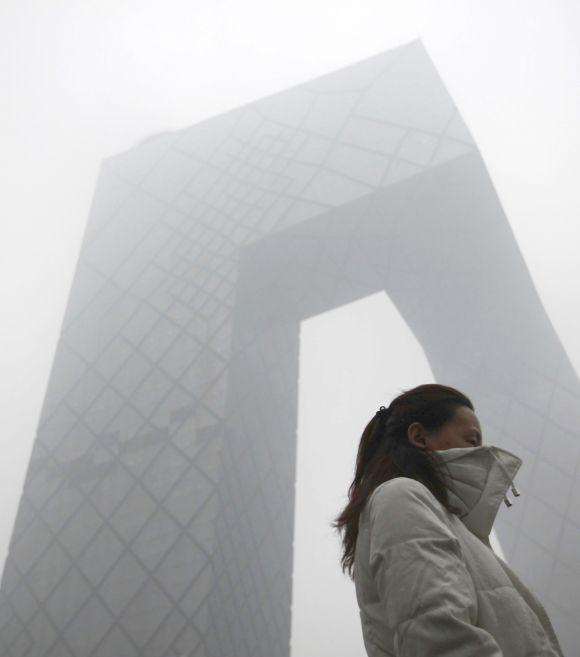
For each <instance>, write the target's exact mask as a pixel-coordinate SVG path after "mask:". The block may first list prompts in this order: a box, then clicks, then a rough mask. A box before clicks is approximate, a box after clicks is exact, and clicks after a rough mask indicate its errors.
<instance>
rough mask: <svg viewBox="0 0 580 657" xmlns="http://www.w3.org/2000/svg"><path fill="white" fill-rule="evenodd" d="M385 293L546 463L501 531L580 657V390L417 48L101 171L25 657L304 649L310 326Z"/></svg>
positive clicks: (13, 613)
mask: <svg viewBox="0 0 580 657" xmlns="http://www.w3.org/2000/svg"><path fill="white" fill-rule="evenodd" d="M379 291H384V292H385V294H386V295H388V297H389V298H390V299H391V300H392V302H393V303H394V304H395V306H396V308H397V309H398V311H399V312H400V314H401V317H402V318H403V319H404V321H405V322H406V324H407V325H408V327H409V329H410V330H411V331H412V332H413V334H414V336H415V337H416V339H417V340H418V342H419V344H420V345H421V347H422V348H423V350H424V352H425V355H426V357H427V360H428V362H429V364H430V366H431V369H432V371H433V373H434V376H435V379H436V380H437V381H441V382H442V383H448V384H450V385H454V386H456V387H458V388H460V389H461V390H464V391H465V392H466V393H467V394H468V395H469V396H470V397H471V398H472V399H473V401H474V403H475V406H476V412H477V414H478V417H479V418H480V421H481V424H482V426H483V427H484V431H485V434H486V436H487V438H488V442H493V443H494V444H496V445H499V446H502V447H504V448H506V449H509V450H511V451H514V452H515V453H516V454H518V455H519V456H521V457H522V459H523V462H524V465H523V467H522V469H521V470H520V473H519V475H518V478H517V480H516V481H517V483H518V487H519V488H520V489H521V491H522V495H521V497H520V498H518V500H517V501H516V502H515V504H514V506H513V507H512V508H511V509H509V510H506V512H505V513H503V514H502V515H501V517H500V518H499V519H498V521H497V523H496V533H497V536H498V539H499V541H500V543H501V546H502V548H503V551H504V553H505V556H506V559H507V560H508V561H509V563H510V564H511V565H512V566H513V567H514V569H515V570H516V572H518V574H520V575H521V577H522V579H523V580H524V581H525V582H526V583H527V584H529V586H530V588H532V589H533V590H534V591H535V592H536V593H537V594H538V596H539V597H540V599H541V600H542V602H543V603H544V604H545V606H546V608H547V610H548V612H549V614H550V616H551V618H552V620H553V623H554V625H555V628H556V631H557V633H558V634H559V636H560V638H561V642H562V644H563V648H564V651H565V652H566V655H567V656H568V657H574V656H575V655H580V653H579V652H578V648H577V645H576V643H575V642H574V638H575V635H576V637H577V636H578V635H577V629H576V628H577V626H578V623H579V622H580V612H579V608H580V606H579V605H578V602H579V599H578V597H577V596H578V590H580V505H579V504H577V503H575V500H577V499H578V494H579V492H580V474H579V469H578V461H579V458H578V457H579V455H580V438H579V437H578V429H577V428H578V427H579V426H580V404H579V403H578V402H579V400H580V387H579V382H578V378H577V376H576V374H575V372H574V369H573V367H572V365H571V363H570V360H569V359H568V357H567V355H566V353H565V351H564V349H563V346H562V344H561V342H560V340H559V338H558V335H557V334H556V332H555V330H554V327H553V326H552V324H551V322H550V319H549V317H548V316H547V314H546V311H545V309H544V307H543V304H542V302H541V300H540V298H539V296H538V294H537V292H536V289H535V287H534V284H533V282H532V279H531V277H530V274H529V272H528V270H527V267H526V264H525V262H524V259H523V257H522V254H521V252H520V250H519V248H518V244H517V242H516V240H515V237H514V234H513V232H512V230H511V228H510V225H509V222H508V220H507V218H506V215H505V213H504V211H503V209H502V206H501V204H500V202H499V200H498V197H497V194H496V192H495V190H494V187H493V184H492V182H491V180H490V176H489V174H488V172H487V170H486V167H485V164H484V162H483V160H482V157H481V154H480V152H479V151H478V149H477V146H476V144H475V143H474V140H473V138H472V136H471V135H470V133H469V131H468V129H467V128H466V126H465V124H464V122H463V120H462V118H461V116H460V114H459V113H458V111H457V108H456V107H455V105H454V103H453V100H452V99H451V97H450V96H449V94H448V93H447V91H446V89H445V87H444V85H443V83H442V81H441V79H440V77H439V75H438V74H437V71H436V70H435V68H434V67H433V64H432V63H431V61H430V59H429V57H428V55H427V53H426V52H425V50H424V48H423V46H422V44H421V43H420V42H418V41H415V42H412V43H410V44H407V45H405V46H402V47H400V48H396V49H394V50H391V51H388V52H386V53H383V54H380V55H378V56H376V57H373V58H370V59H368V60H366V61H363V62H360V63H357V64H355V65H353V66H349V67H347V68H344V69H342V70H339V71H336V72H334V73H331V74H329V75H325V76H323V77H320V78H318V79H315V80H313V81H310V82H307V83H305V84H302V85H300V86H297V87H294V88H291V89H289V90H287V91H284V92H281V93H277V94H275V95H273V96H270V97H267V98H264V99H261V100H258V101H256V102H253V103H251V104H249V105H246V106H244V107H241V108H239V109H236V110H233V111H230V112H227V113H225V114H223V115H220V116H217V117H215V118H213V119H210V120H207V121H204V122H203V123H200V124H198V125H195V126H193V127H190V128H187V129H184V130H181V131H178V132H173V133H171V134H164V135H161V136H157V137H154V138H151V139H149V140H147V141H145V142H144V143H142V144H140V145H138V146H137V147H136V148H133V149H131V150H130V151H128V152H125V153H122V154H120V155H118V156H115V157H112V158H110V159H108V160H106V161H105V162H104V163H103V165H102V168H101V171H100V176H99V180H98V185H97V189H96V192H95V195H94V200H93V203H92V207H91V212H90V217H89V220H88V223H87V226H86V230H85V234H84V238H83V243H82V247H81V252H80V257H79V260H78V264H77V268H76V272H75V276H74V282H73V286H72V290H71V293H70V297H69V300H68V305H67V308H66V313H65V317H64V321H63V325H62V331H61V334H60V339H59V342H58V346H57V350H56V355H55V359H54V363H53V366H52V371H51V375H50V379H49V384H48V389H47V393H46V398H45V401H44V404H43V408H42V412H41V418H40V422H39V426H38V432H37V436H36V440H35V443H34V447H33V451H32V455H31V459H30V464H29V467H28V471H27V475H26V479H25V483H24V488H23V493H22V498H21V501H20V505H19V509H18V513H17V518H16V522H15V526H14V531H13V536H12V539H11V543H10V548H9V555H8V559H7V562H6V565H5V568H4V572H3V577H2V584H1V590H0V652H1V654H2V655H3V656H5V657H81V656H82V657H137V656H138V657H179V656H185V655H187V656H188V657H189V656H190V657H287V656H288V655H289V640H290V627H291V623H290V621H291V615H290V613H291V596H292V564H293V528H294V527H293V525H294V494H295V477H296V472H295V468H296V426H297V420H296V418H297V392H298V355H299V338H300V325H301V321H302V320H304V319H306V318H309V317H313V316H315V315H318V314H320V313H323V312H325V311H328V310H330V309H333V308H337V307H339V306H341V305H343V304H346V303H349V302H352V301H355V300H357V299H361V298H363V297H366V296H368V295H370V294H373V293H376V292H379ZM353 440H357V437H353ZM338 567H339V566H338V564H337V568H338ZM314 585H315V583H313V586H314ZM353 595H354V591H353ZM361 654H362V647H361Z"/></svg>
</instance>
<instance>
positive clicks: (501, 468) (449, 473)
mask: <svg viewBox="0 0 580 657" xmlns="http://www.w3.org/2000/svg"><path fill="white" fill-rule="evenodd" d="M433 454H434V455H435V457H436V460H437V461H439V464H438V469H439V472H440V474H441V476H442V477H443V481H444V483H445V485H446V486H447V489H448V492H449V501H450V502H451V504H453V505H455V506H456V507H458V508H459V509H460V513H459V518H460V519H461V521H462V522H463V524H464V525H465V526H466V527H467V528H468V529H469V530H470V531H471V532H473V533H474V534H475V535H476V536H478V537H479V538H481V539H483V540H485V541H487V540H488V539H489V534H490V532H491V528H492V527H493V523H494V521H495V517H496V515H497V512H498V510H499V505H500V504H501V501H502V499H503V500H504V501H505V503H506V505H507V506H511V502H510V501H509V499H508V497H507V495H506V493H507V490H508V488H509V487H511V489H512V493H513V494H514V495H515V496H516V497H517V496H518V495H519V492H518V490H517V489H516V487H515V486H514V484H513V479H514V477H515V475H516V473H517V472H518V470H519V469H520V467H521V465H522V460H521V459H520V458H519V457H518V456H516V455H515V454H512V453H511V452H508V451H507V450H505V449H502V448H501V447H495V446H493V445H481V446H479V447H458V448H453V449H444V450H437V451H434V452H433Z"/></svg>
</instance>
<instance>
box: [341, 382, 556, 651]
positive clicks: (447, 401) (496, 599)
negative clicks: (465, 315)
mask: <svg viewBox="0 0 580 657" xmlns="http://www.w3.org/2000/svg"><path fill="white" fill-rule="evenodd" d="M520 466H521V460H520V459H519V458H518V457H517V456H515V455H514V454H512V453H510V452H508V451H506V450H503V449H500V448H498V447H492V446H483V445H482V433H481V427H480V424H479V421H478V419H477V416H476V415H475V413H474V408H473V404H472V403H471V401H470V400H469V399H468V398H467V397H466V396H465V395H464V394H462V393H461V392H460V391H459V390H456V389H455V388H451V387H448V386H444V385H439V384H427V385H421V386H418V387H416V388H413V389H412V390H408V391H406V392H404V393H403V394H401V395H400V396H398V397H397V398H396V399H394V400H393V401H392V402H391V404H390V406H389V407H388V408H385V407H384V406H381V408H380V409H379V411H377V413H376V414H375V416H374V417H373V418H372V419H371V421H370V422H369V423H368V424H367V426H366V428H365V430H364V431H363V434H362V437H361V441H360V445H359V448H358V454H357V460H356V469H355V476H354V480H353V482H352V484H351V485H350V488H349V491H348V499H349V501H348V504H347V506H346V508H345V509H344V510H343V511H342V513H341V514H340V515H339V516H338V517H337V518H336V520H335V521H334V523H333V526H334V527H336V528H337V529H338V530H339V531H341V532H344V534H343V537H342V542H343V555H342V559H341V565H342V569H343V571H345V570H347V569H348V571H349V574H350V575H351V577H352V578H353V579H354V582H355V588H356V596H357V600H358V605H359V609H360V618H361V624H362V631H363V638H364V642H365V648H366V651H367V654H368V655H369V657H382V656H397V657H411V656H413V657H435V656H437V657H563V653H562V650H561V648H560V645H559V643H558V639H557V638H556V635H555V633H554V630H553V628H552V624H551V623H550V620H549V618H548V616H547V614H546V612H545V610H544V608H543V607H542V605H541V604H540V602H539V601H538V599H537V598H536V597H535V596H534V595H533V594H532V593H531V591H529V590H528V589H527V588H526V586H525V585H524V584H523V583H522V582H521V581H520V580H519V579H518V577H517V576H516V575H515V573H514V572H513V571H512V570H511V569H510V568H509V567H508V566H507V564H505V563H504V562H503V561H502V560H500V558H499V557H498V556H497V555H496V554H495V553H494V552H493V550H492V549H491V546H490V544H489V534H490V531H491V528H492V525H493V522H494V519H495V516H496V514H497V511H498V508H499V505H500V504H501V502H502V500H504V501H505V503H506V504H507V505H508V506H511V502H510V501H509V498H508V497H507V495H506V492H507V490H508V488H510V487H511V490H512V493H513V495H515V496H518V495H519V492H518V491H517V489H516V488H515V486H514V484H513V478H514V476H515V474H516V472H517V471H518V469H519V468H520Z"/></svg>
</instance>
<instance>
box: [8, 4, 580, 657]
mask: <svg viewBox="0 0 580 657" xmlns="http://www.w3.org/2000/svg"><path fill="white" fill-rule="evenodd" d="M579 35H580V3H579V2H578V1H577V0H545V1H542V2H540V1H539V0H520V1H519V2H517V1H514V0H500V1H497V0H478V1H471V0H462V1H461V2H457V1H456V2H451V1H437V0H425V1H421V2H420V1H413V0H405V2H402V1H401V2H392V1H390V0H380V1H374V0H372V1H371V0H357V1H356V2H355V1H354V0H353V1H350V0H349V1H345V0H332V1H331V0H318V1H317V2H312V0H309V1H308V2H306V1H304V0H293V2H292V3H290V2H288V3H283V2H277V3H273V2H271V0H270V1H265V0H263V1H262V0H246V2H243V3H242V2H233V0H212V1H211V2H209V0H198V1H197V2H196V3H193V2H183V1H178V0H174V1H172V2H167V1H166V2H161V1H159V0H138V1H137V0H126V1H123V0H115V1H114V2H112V1H111V0H98V2H97V1H94V0H82V1H79V0H77V1H76V2H74V1H73V0H52V1H51V2H50V3H46V2H40V1H38V0H19V1H18V2H16V1H7V0H3V2H2V3H1V4H0V89H1V90H2V96H1V99H0V146H1V147H0V172H1V174H0V175H1V182H2V185H1V188H0V189H1V190H2V191H1V194H0V294H1V297H0V302H1V308H2V334H1V335H2V340H1V341H0V363H1V365H2V368H1V370H0V410H1V413H0V420H1V423H2V425H1V434H0V438H1V441H2V442H1V449H2V452H1V453H2V459H1V460H0V504H1V513H0V566H1V565H2V564H3V563H4V558H5V554H6V550H7V546H8V540H9V537H10V532H11V529H12V524H13V522H14V516H15V513H16V507H17V504H18V500H19V497H20V491H21V487H22V482H23V478H24V474H25V469H26V465H27V462H28V457H29V453H30V450H31V446H32V442H33V439H34V435H35V431H36V427H37V423H38V416H39V412H40V408H41V404H42V400H43V397H44V391H45V387H46V384H47V380H48V375H49V372H50V367H51V364H52V359H53V356H54V350H55V347H56V343H57V340H58V335H59V331H60V325H61V321H62V317H63V313H64V309H65V305H66V302H67V298H68V291H69V288H70V284H71V281H72V276H73V273H74V268H75V264H76V260H77V255H78V250H79V246H80V241H81V238H82V234H83V230H84V226H85V222H86V219H87V214H88V209H89V205H90V202H91V197H92V193H93V190H94V187H95V182H96V176H97V172H98V168H99V164H100V161H101V160H102V159H103V158H104V157H107V156H109V155H112V154H115V153H117V152H119V151H121V150H124V149H126V148H130V147H132V146H133V145H135V144H136V143H138V142H139V141H141V140H142V139H144V138H146V137H147V136H149V135H150V134H152V133H158V132H163V131H167V130H173V129H178V128H182V127H185V126H187V125H190V124H193V123H197V122H199V121H202V120H204V119H206V118H209V117H211V116H213V115H215V114H217V113H220V112H224V111H228V110H230V109H233V108H235V107H237V106H239V105H241V104H243V103H246V102H249V101H253V100H255V99H257V98H260V97H262V96H264V95H268V94H270V93H273V92H276V91H281V90H284V89H286V88H288V87H290V86H292V85H295V84H298V83H301V82H304V81H306V80H309V79H311V78H314V77H316V76H319V75H322V74H325V73H328V72H331V71H333V70H335V69H337V68H340V67H342V66H348V65H350V64H353V63H354V62H356V61H359V60H361V59H365V58H367V57H369V56H372V55H375V54H377V53H379V52H382V51H384V50H388V49H390V48H393V47H395V46H397V45H400V44H402V43H405V42H408V41H410V40H413V39H416V38H418V37H419V38H421V39H422V41H423V44H424V46H425V47H426V49H427V51H428V53H429V54H430V56H431V58H432V60H433V62H434V64H435V66H436V67H437V69H438V71H439V73H440V75H441V76H442V78H443V81H444V83H445V85H446V86H447V88H448V90H449V92H450V94H451V96H452V97H453V100H454V102H455V103H456V105H457V107H458V109H459V112H460V113H461V115H462V117H463V119H464V120H465V122H466V123H467V125H468V127H469V129H470V131H471V133H472V134H473V136H474V138H475V140H476V142H477V145H478V147H479V149H480V151H481V153H482V156H483V158H484V160H485V162H486V164H487V166H488V168H489V171H490V174H491V177H492V180H493V182H494V184H495V187H496V189H497V192H498V194H499V197H500V199H501V201H502V204H503V206H504V209H505V211H506V213H507V216H508V219H509V221H510V224H511V227H512V229H513V231H514V233H515V236H516V239H517V241H518V243H519V245H520V248H521V249H522V252H523V256H524V258H525V260H526V262H527V264H528V267H529V269H530V272H531V275H532V278H533V280H534V282H535V284H536V286H537V289H538V292H539V294H540V297H541V299H542V301H543V303H544V305H545V307H546V309H547V311H548V314H549V316H550V318H551V320H552V322H553V324H554V327H555V329H556V331H557V333H558V334H559V337H560V339H561V341H562V343H563V345H564V347H565V348H566V350H567V351H568V354H569V356H570V358H571V360H572V362H573V363H574V364H575V366H576V370H577V371H579V370H580V303H579V301H580V294H579V292H580V285H579V283H578V281H580V257H579V254H578V250H579V247H580V240H579V237H580V228H579V225H578V217H579V211H580V195H579V194H578V192H577V189H578V179H579V175H578V174H579V167H578V163H577V159H578V153H579V152H580V120H579V118H578V117H580V52H579V51H580V46H579V45H578V44H579V43H580V39H579V38H578V37H579ZM328 315H330V313H329V314H328ZM329 326H331V327H334V329H333V330H332V331H331V332H329V330H328V327H329ZM386 327H388V336H387V335H386V332H387V331H386ZM361 336H366V339H364V340H363V339H361ZM302 338H303V340H302V344H301V363H300V371H301V378H300V398H299V440H298V479H297V507H296V509H297V524H296V532H297V534H296V540H295V544H296V546H297V551H296V556H295V565H296V569H297V577H296V580H295V584H296V585H297V583H298V582H307V581H308V580H307V579H304V578H299V577H298V574H299V572H303V571H301V570H300V569H303V567H304V563H305V562H304V561H301V559H303V556H304V555H303V553H302V552H301V549H298V548H299V547H300V545H304V542H303V541H302V542H301V539H300V536H306V535H307V534H308V532H314V531H316V529H315V527H320V523H319V520H320V518H321V517H324V516H325V514H326V515H328V514H329V513H330V510H332V509H333V508H334V507H333V504H334V502H332V500H335V499H336V498H331V499H330V501H329V500H328V499H327V500H326V501H322V502H321V505H319V507H317V510H316V513H318V515H316V514H315V513H314V512H313V515H312V516H310V517H306V516H305V515H304V513H301V509H305V508H307V507H306V506H304V499H305V498H304V495H306V494H307V493H309V492H310V491H311V490H312V488H311V486H312V483H313V481H314V480H313V479H312V476H313V475H312V473H311V472H310V473H309V471H308V464H309V463H312V462H313V459H315V458H316V459H319V458H322V456H321V454H320V452H316V451H308V450H309V449H310V450H316V449H318V450H321V449H322V450H323V451H324V454H326V455H327V456H325V458H326V459H327V462H325V473H326V476H327V477H329V479H328V482H329V483H328V486H335V487H336V489H339V488H340V485H341V482H342V481H344V480H345V479H348V477H349V476H350V474H351V469H352V459H353V458H354V449H355V443H356V441H357V440H358V437H359V435H360V431H361V430H362V428H363V423H366V421H367V420H368V419H369V417H370V414H371V413H373V412H374V411H375V410H376V408H378V405H379V404H380V403H383V402H388V401H389V400H390V397H392V396H394V395H396V394H398V392H399V391H400V389H402V388H406V387H410V386H412V385H416V384H418V383H424V382H426V381H429V380H432V376H431V373H430V371H429V368H428V364H427V362H426V360H425V357H424V354H423V352H422V350H421V348H420V347H419V346H418V345H416V343H415V340H414V338H413V336H412V334H411V333H410V331H409V330H408V328H407V326H406V325H405V324H404V323H403V321H402V320H401V319H400V317H399V316H398V313H397V312H396V311H395V310H394V307H393V306H392V304H390V301H389V300H388V298H387V297H386V295H384V294H383V295H380V296H373V297H371V298H368V299H366V300H361V301H359V302H356V303H355V304H350V305H349V306H345V307H343V308H340V309H337V310H336V311H333V314H332V317H327V316H321V317H319V318H313V319H311V320H309V321H308V322H305V323H304V324H303V327H302ZM347 344H348V345H349V347H348V351H347V350H345V345H347ZM352 345H355V346H354V347H353V346H352ZM321 380H324V381H332V382H333V385H332V388H329V387H328V386H321V385H319V382H320V381H321ZM353 380H356V381H357V382H359V381H360V384H359V385H357V392H356V395H353ZM473 401H474V402H475V405H476V409H477V399H474V400H473ZM330 405H332V406H333V407H334V408H336V409H337V415H334V414H332V423H334V424H332V423H331V424H330V425H329V421H328V418H327V417H326V416H321V414H320V409H321V408H324V413H328V408H329V406H330ZM345 423H347V424H348V427H349V428H350V427H352V443H348V444H344V443H341V444H340V445H337V446H336V451H334V450H333V449H330V451H329V446H330V447H331V448H332V447H333V445H332V437H333V431H331V430H330V429H331V427H332V426H334V427H337V426H340V427H341V429H340V434H341V435H351V434H350V431H349V432H345V431H344V428H345ZM325 429H326V431H325ZM483 429H484V439H485V427H483ZM313 436H316V437H319V436H323V437H324V442H316V443H315V442H314V441H313V440H310V439H309V438H310V437H313ZM328 454H330V455H331V456H332V459H333V460H332V462H328V459H329V456H328ZM308 477H311V478H310V479H308ZM332 482H334V483H332ZM327 489H328V487H327ZM305 491H306V492H305ZM335 494H336V493H333V495H335ZM301 500H302V501H301ZM331 502H332V503H331ZM301 504H302V505H303V506H301ZM324 505H326V506H324ZM320 514H322V515H320ZM329 520H330V518H329ZM309 522H310V525H309V524H308V523H309ZM309 535H312V533H310V534H309ZM301 554H302V556H301ZM337 555H338V552H337ZM326 559H327V557H326ZM327 560H328V559H327ZM332 568H334V569H335V570H334V571H333V572H335V574H336V564H332ZM336 576H337V577H338V574H336ZM335 583H336V580H335ZM330 585H334V584H331V583H329V586H330ZM305 590H306V589H303V590H302V589H300V588H298V586H296V588H295V590H294V592H295V602H296V603H297V604H298V603H299V604H298V607H299V609H300V610H301V611H300V613H301V614H303V615H304V618H306V617H307V613H308V611H307V610H308V607H307V606H305V605H306V602H308V599H307V598H308V596H305V597H304V604H302V602H299V601H300V600H302V598H300V597H299V596H300V595H303V594H304V592H305ZM301 591H302V592H301ZM337 599H338V598H337ZM326 600H328V596H327V597H326ZM314 603H315V600H314V599H313V598H311V599H310V604H311V605H314ZM318 604H320V602H319V603H318ZM337 613H338V612H337ZM341 613H342V612H341ZM349 617H350V618H351V620H352V622H353V628H358V616H357V617H353V616H352V615H351V616H349ZM299 620H300V618H299V615H298V613H297V612H296V609H295V618H293V623H299ZM294 630H296V628H294ZM294 630H293V642H294V644H295V645H294V648H293V649H294V651H295V654H300V655H303V656H306V655H307V653H306V652H304V651H300V650H298V647H297V646H299V645H300V643H299V642H300V640H301V639H300V632H299V631H298V630H296V631H294ZM353 631H354V630H353ZM323 640H326V644H325V645H326V646H327V648H328V647H329V646H328V636H326V637H321V641H323ZM358 640H359V639H358V638H353V641H354V644H353V650H352V651H351V653H350V654H356V653H355V650H354V646H355V645H358V643H357V642H358ZM308 642H309V645H310V647H311V648H313V647H314V644H313V643H312V636H309V637H308ZM343 648H344V646H343ZM347 652H348V651H347ZM311 654H312V655H314V654H320V650H318V652H317V651H316V650H314V651H313V652H312V653H311ZM345 654H347V653H345Z"/></svg>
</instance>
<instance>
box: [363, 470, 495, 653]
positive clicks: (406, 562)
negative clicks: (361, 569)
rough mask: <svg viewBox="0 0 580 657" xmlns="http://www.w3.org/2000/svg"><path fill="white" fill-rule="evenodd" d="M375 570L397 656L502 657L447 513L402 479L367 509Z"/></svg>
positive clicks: (385, 486)
mask: <svg viewBox="0 0 580 657" xmlns="http://www.w3.org/2000/svg"><path fill="white" fill-rule="evenodd" d="M369 509H370V555H369V557H370V569H371V575H372V577H373V580H374V582H375V584H376V587H377V592H378V596H379V598H380V601H381V606H382V609H383V613H384V619H385V622H386V623H387V625H388V626H389V628H390V629H391V631H392V632H393V636H394V644H395V651H396V654H397V655H398V657H503V655H502V651H501V649H500V647H499V646H498V644H497V642H496V641H495V639H494V638H493V637H492V635H491V634H489V632H486V631H485V630H484V629H482V628H480V627H477V626H476V625H475V624H474V623H475V622H476V618H477V597H476V592H475V587H474V584H473V580H472V578H471V576H470V574H469V572H468V570H467V568H466V565H465V562H464V559H463V554H462V550H461V545H460V543H459V541H458V539H457V537H456V536H455V534H454V533H453V532H452V531H451V529H450V527H449V525H448V524H447V522H446V520H445V514H446V511H445V509H444V508H443V507H442V506H441V504H440V503H439V502H438V501H437V499H436V498H435V497H434V496H433V494H432V493H431V492H430V491H429V490H428V489H427V487H426V486H423V484H421V483H419V482H417V481H415V480H413V479H409V478H407V477H399V478H397V479H393V480H391V481H388V482H386V483H384V484H381V485H380V486H379V488H377V489H375V491H374V493H373V494H372V496H371V500H370V504H369Z"/></svg>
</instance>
